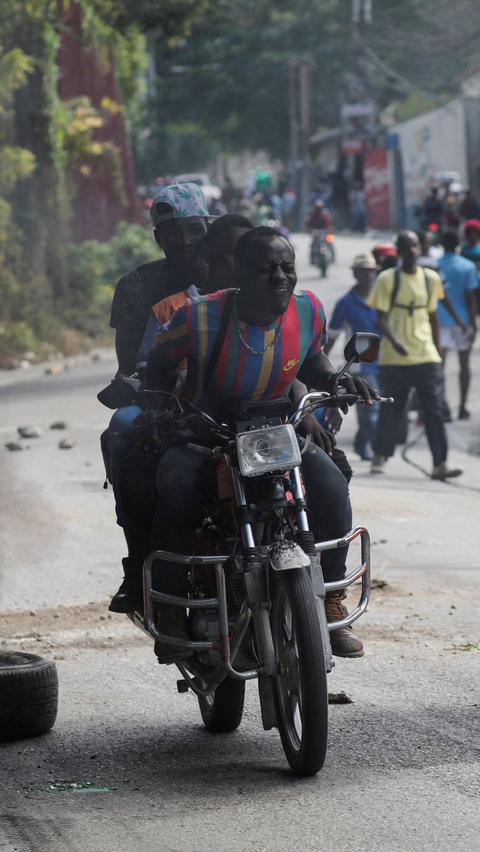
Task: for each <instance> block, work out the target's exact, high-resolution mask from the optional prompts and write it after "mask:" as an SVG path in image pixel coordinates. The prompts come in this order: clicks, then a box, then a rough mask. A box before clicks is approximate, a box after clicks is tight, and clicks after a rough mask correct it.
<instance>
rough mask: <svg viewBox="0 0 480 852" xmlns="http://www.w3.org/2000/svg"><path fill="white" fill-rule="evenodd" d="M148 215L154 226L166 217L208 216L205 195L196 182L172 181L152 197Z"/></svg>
mask: <svg viewBox="0 0 480 852" xmlns="http://www.w3.org/2000/svg"><path fill="white" fill-rule="evenodd" d="M168 208H170V209H168ZM150 216H151V218H152V222H153V224H154V225H155V227H158V225H161V224H162V222H167V221H168V219H188V218H190V217H193V216H200V217H201V218H202V219H209V218H210V214H209V212H208V208H207V202H206V201H205V196H204V194H203V192H202V190H201V189H200V187H199V186H197V184H196V183H172V184H171V186H165V187H164V188H163V189H161V190H160V192H159V193H158V194H157V195H156V196H155V198H154V199H153V203H152V206H151V207H150Z"/></svg>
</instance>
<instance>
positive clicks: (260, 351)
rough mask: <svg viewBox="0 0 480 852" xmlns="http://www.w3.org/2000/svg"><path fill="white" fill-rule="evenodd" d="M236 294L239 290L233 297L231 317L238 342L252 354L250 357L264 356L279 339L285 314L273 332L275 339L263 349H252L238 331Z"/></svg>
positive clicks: (237, 291)
mask: <svg viewBox="0 0 480 852" xmlns="http://www.w3.org/2000/svg"><path fill="white" fill-rule="evenodd" d="M238 293H239V290H236V292H235V295H234V297H233V316H234V318H235V324H236V326H237V332H238V336H239V338H240V342H241V343H242V344H243V346H245V349H248V351H249V352H251V353H252V355H264V354H265V352H268V350H269V349H272V347H273V346H275V344H276V342H277V340H278V338H279V337H280V335H281V333H282V328H283V323H284V320H285V314H282V319H281V320H280V324H279V326H278V328H277V330H276V332H275V337H274V338H273V340H272V342H271V343H269V344H268V346H266V347H265V349H253V347H252V346H250V344H249V343H247V341H246V340H245V338H244V336H243V334H242V332H241V330H240V321H239V319H238V313H237V296H238Z"/></svg>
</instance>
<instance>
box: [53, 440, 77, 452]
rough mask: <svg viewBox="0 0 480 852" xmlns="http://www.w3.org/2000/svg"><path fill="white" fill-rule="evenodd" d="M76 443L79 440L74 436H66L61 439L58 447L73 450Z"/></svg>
mask: <svg viewBox="0 0 480 852" xmlns="http://www.w3.org/2000/svg"><path fill="white" fill-rule="evenodd" d="M76 445H77V442H76V441H74V440H73V439H72V438H64V439H63V441H59V444H58V448H59V450H72V449H73V447H75V446H76Z"/></svg>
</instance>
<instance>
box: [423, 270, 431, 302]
mask: <svg viewBox="0 0 480 852" xmlns="http://www.w3.org/2000/svg"><path fill="white" fill-rule="evenodd" d="M422 268H423V277H424V278H425V287H426V288H427V304H426V305H425V307H426V308H428V305H429V303H430V277H429V276H428V275H427V270H426V269H425V267H422Z"/></svg>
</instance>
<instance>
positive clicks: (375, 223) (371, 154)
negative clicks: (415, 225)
mask: <svg viewBox="0 0 480 852" xmlns="http://www.w3.org/2000/svg"><path fill="white" fill-rule="evenodd" d="M363 180H364V185H365V200H366V203H367V225H368V226H369V227H370V228H389V227H390V169H389V163H388V151H387V150H386V148H383V147H378V148H373V149H372V150H371V151H365V154H364V160H363Z"/></svg>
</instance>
